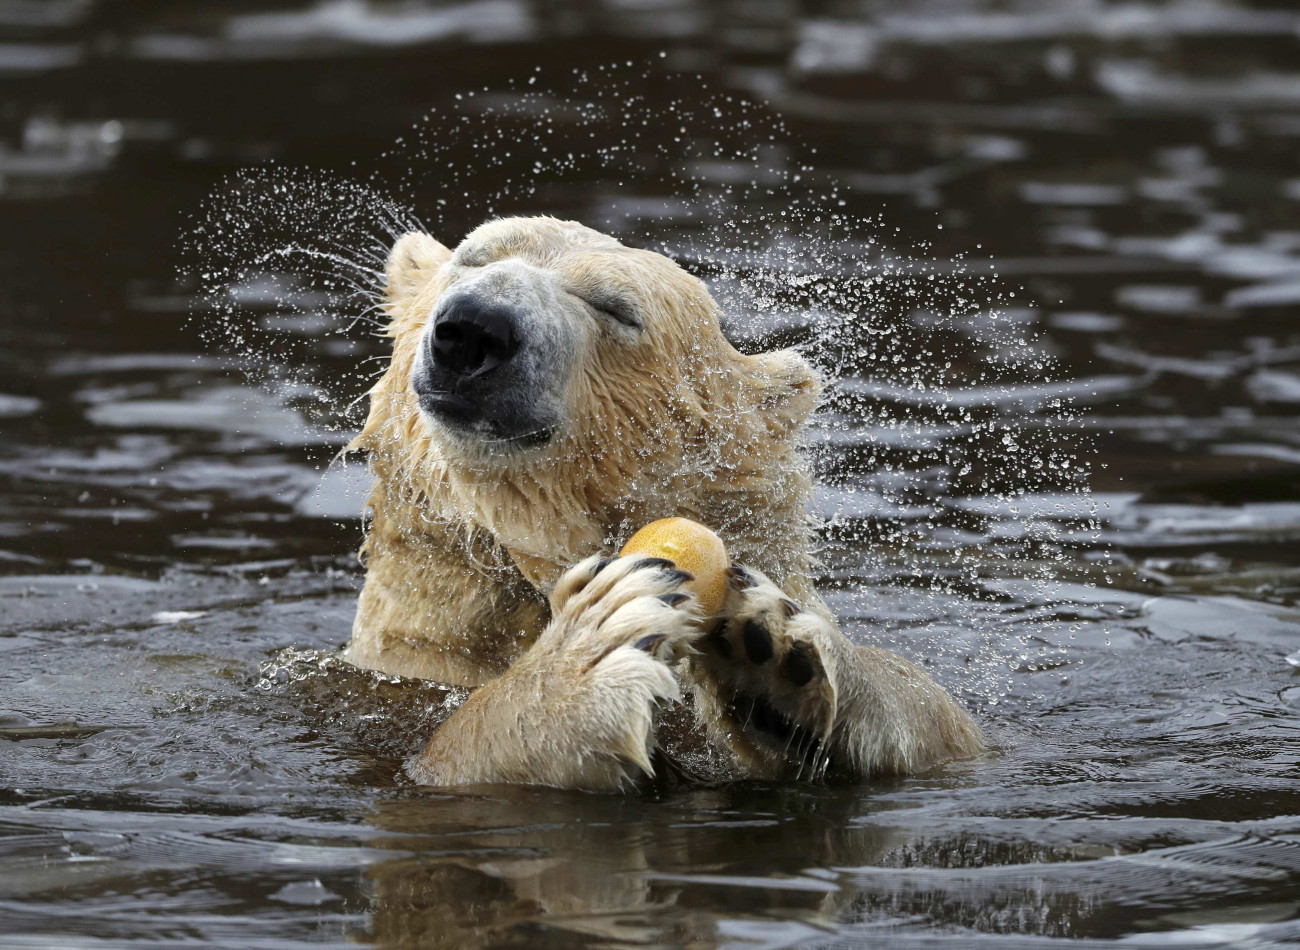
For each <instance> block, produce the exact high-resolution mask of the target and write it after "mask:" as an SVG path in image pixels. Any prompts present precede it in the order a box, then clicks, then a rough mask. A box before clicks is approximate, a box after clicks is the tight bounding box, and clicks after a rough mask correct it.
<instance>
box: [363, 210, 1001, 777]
mask: <svg viewBox="0 0 1300 950" xmlns="http://www.w3.org/2000/svg"><path fill="white" fill-rule="evenodd" d="M386 296H387V310H388V313H389V315H390V316H391V323H390V326H389V334H390V335H391V336H392V338H393V353H392V359H391V362H390V365H389V367H388V370H387V372H386V373H385V374H384V376H383V377H382V378H381V379H380V381H379V382H378V384H377V385H376V386H375V387H374V388H373V389H372V391H371V393H370V412H369V417H368V419H367V422H366V425H365V428H364V430H363V431H362V432H361V434H360V435H359V436H358V437H357V438H356V440H355V441H354V443H353V446H354V447H355V448H357V449H360V450H363V451H365V452H366V453H367V454H368V457H369V461H370V465H371V468H372V469H373V472H374V474H375V476H376V481H375V487H374V489H373V492H372V495H371V498H370V506H371V508H372V511H373V515H372V517H373V520H372V522H371V524H370V526H369V534H368V536H367V539H366V543H365V546H364V548H363V555H364V557H365V561H366V568H367V573H366V579H365V586H364V588H363V590H362V592H361V597H360V601H359V604H358V610H357V617H356V622H355V625H354V628H353V637H352V642H351V644H350V645H349V647H348V650H347V657H348V658H349V659H350V660H351V661H352V662H354V663H356V664H358V665H360V666H365V667H369V668H373V669H377V670H382V671H385V672H388V673H395V674H400V675H403V676H412V677H422V678H426V679H432V680H437V681H439V682H442V683H448V684H458V685H463V686H471V687H478V689H477V690H476V691H475V692H474V693H473V694H472V695H471V697H470V698H469V699H468V700H467V701H466V702H465V703H464V704H463V705H462V706H461V707H460V708H459V709H458V710H457V711H456V712H454V713H453V714H452V716H451V717H450V718H449V719H448V720H447V721H446V722H445V723H444V724H443V725H442V726H441V728H440V729H439V730H438V731H437V732H436V733H435V734H434V736H433V737H432V739H431V740H430V741H429V743H428V745H427V746H426V748H425V749H424V751H423V752H422V753H421V754H420V755H418V756H417V757H416V758H415V759H413V760H412V762H411V764H410V765H409V770H410V772H411V774H412V776H413V777H414V778H415V779H416V780H417V781H419V782H422V783H426V784H431V785H465V784H477V783H489V782H513V783H531V784H544V785H554V786H562V787H573V788H587V789H614V788H619V787H623V786H626V785H628V784H631V783H634V782H635V781H636V780H637V779H639V778H641V777H642V776H648V775H650V774H652V773H653V764H652V760H653V757H654V755H655V753H656V750H657V738H656V724H657V721H658V719H659V717H660V715H661V713H662V711H663V709H664V708H665V707H666V706H668V705H670V704H671V703H672V702H673V701H675V700H678V699H680V698H681V697H682V692H683V689H684V691H685V693H686V694H687V695H688V702H689V704H690V706H691V708H692V709H693V715H694V717H695V720H696V722H697V725H698V726H699V727H700V731H702V732H703V733H704V734H705V735H706V736H707V741H708V742H709V743H710V744H711V746H712V747H713V748H714V750H715V751H716V752H718V753H719V754H722V755H724V756H727V757H729V758H730V760H731V762H732V772H733V774H737V775H742V776H747V777H752V778H766V779H779V778H783V777H793V776H798V775H809V774H821V773H823V772H825V771H827V770H829V771H830V772H832V773H834V774H839V775H844V776H848V777H865V776H870V775H876V774H891V773H892V774H903V773H909V772H914V771H917V770H920V769H924V768H926V767H928V766H931V765H934V764H936V763H939V762H942V761H945V760H948V759H952V758H959V757H966V756H971V755H975V754H977V753H979V752H980V751H981V750H982V749H983V743H982V740H981V736H980V732H979V730H978V728H977V727H976V726H975V724H974V723H973V722H972V721H971V719H970V717H969V716H968V715H967V714H966V713H965V712H964V711H963V710H962V709H961V708H960V707H959V706H958V705H957V704H956V703H955V702H954V701H953V700H952V699H951V697H949V696H948V694H947V693H945V692H944V690H943V689H942V688H941V687H939V686H938V685H937V684H936V683H935V682H934V680H932V679H931V678H930V676H929V675H928V674H927V673H926V672H925V671H923V670H922V669H920V668H919V667H917V666H916V665H914V664H912V663H910V662H908V661H907V660H904V659H902V658H901V657H898V656H895V655H894V654H891V653H888V652H886V651H884V650H881V649H877V648H873V647H865V646H856V645H854V644H853V643H851V642H850V641H849V640H848V639H847V638H845V637H844V636H843V634H841V633H840V631H839V630H838V628H837V627H836V625H835V622H834V619H833V618H832V617H831V616H830V614H829V612H828V610H827V608H826V606H825V605H824V604H823V603H822V601H821V600H820V599H819V598H818V596H817V594H816V592H815V591H814V590H813V587H812V583H811V579H810V568H811V560H810V554H809V550H810V542H811V528H812V524H811V521H810V518H809V516H808V514H807V503H808V500H809V495H810V492H811V480H810V477H809V473H808V469H807V466H806V463H805V462H804V460H803V459H802V457H801V456H800V454H799V452H798V450H797V446H796V442H797V436H798V433H799V429H800V427H801V425H802V424H803V422H804V420H805V418H806V417H807V416H808V414H809V412H810V411H811V410H812V408H813V406H814V403H815V402H816V400H817V397H818V394H819V391H820V385H819V381H818V379H817V376H816V374H815V373H814V372H813V370H812V369H811V368H810V367H809V366H808V364H807V363H806V362H805V361H804V360H803V359H802V358H801V357H800V356H798V355H797V354H796V353H794V352H793V351H791V350H781V351H777V352H773V353H765V354H761V355H758V356H746V355H743V354H741V353H739V352H737V351H736V350H735V349H733V348H732V347H731V345H730V344H729V343H728V342H727V341H726V340H725V339H724V337H723V335H722V332H721V330H720V328H719V320H718V316H719V308H718V305H717V304H716V303H715V302H714V300H713V298H712V297H711V296H710V294H709V292H708V290H707V289H706V288H705V286H704V284H703V283H702V282H701V281H699V280H697V279H696V278H694V277H692V276H691V275H689V274H687V273H686V272H685V271H684V270H682V269H681V268H680V267H678V266H677V265H676V264H675V263H674V262H673V261H671V260H669V259H668V258H666V257H664V256H662V255H660V254H655V253H652V252H649V251H644V250H638V249H634V248H629V247H624V246H623V245H622V244H620V243H619V242H618V241H616V240H614V239H613V238H610V237H607V236H605V235H602V234H600V233H598V232H596V231H592V230H590V229H589V228H586V227H583V226H582V225H580V224H576V223H573V222H567V221H560V220H556V219H553V218H512V219H505V220H496V221H491V222H489V223H487V224H485V225H483V226H482V227H480V228H478V229H477V230H476V231H474V232H473V233H472V234H470V235H469V236H468V237H467V238H466V239H465V240H464V241H463V242H462V243H461V244H460V246H459V247H457V248H456V249H455V251H454V252H452V251H450V250H448V249H447V248H446V247H444V246H443V245H441V244H439V243H438V242H437V241H435V240H434V239H433V238H431V237H429V236H428V235H426V234H423V233H412V234H407V235H406V236H405V237H403V238H402V239H401V240H399V241H398V242H397V244H396V245H395V246H394V248H393V250H392V252H391V254H390V256H389V259H388V264H387V287H386ZM672 515H681V516H684V517H688V518H693V519H695V520H697V521H700V522H703V523H704V524H707V525H709V526H711V527H712V528H714V529H715V530H716V531H717V532H718V533H719V534H720V535H721V536H722V538H723V540H724V541H725V542H726V544H727V547H728V550H729V552H730V554H731V557H732V561H733V563H734V564H736V565H744V567H736V568H733V569H732V571H731V572H730V578H729V580H730V588H731V590H730V594H729V600H728V602H727V605H726V607H725V608H724V611H723V615H722V617H721V618H720V619H714V620H710V621H702V620H701V619H700V618H699V617H697V616H696V614H695V612H694V607H695V601H694V598H693V597H691V596H690V595H688V594H686V593H685V592H684V591H683V590H682V589H681V588H682V584H683V582H684V581H685V580H689V575H685V574H684V573H683V572H682V571H679V570H676V569H675V568H674V566H673V565H672V564H671V563H668V562H665V561H663V560H662V559H656V558H620V559H611V558H609V557H608V556H607V555H609V554H610V553H612V552H613V551H616V550H617V548H618V545H619V544H620V543H621V542H622V541H623V540H624V539H626V538H627V537H628V536H629V535H630V534H631V533H632V532H633V531H635V530H636V529H637V528H639V527H641V526H642V525H644V524H646V523H648V522H650V521H653V520H655V519H658V518H664V517H669V516H672ZM603 555H604V556H603Z"/></svg>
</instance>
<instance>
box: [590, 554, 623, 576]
mask: <svg viewBox="0 0 1300 950" xmlns="http://www.w3.org/2000/svg"><path fill="white" fill-rule="evenodd" d="M617 560H618V558H616V557H603V558H601V559H600V560H599V561H597V562H596V570H595V571H593V573H594V574H599V573H600V572H601V571H603V570H604V569H605V568H607V567H609V566H610V565H611V564H613V563H614V562H615V561H617Z"/></svg>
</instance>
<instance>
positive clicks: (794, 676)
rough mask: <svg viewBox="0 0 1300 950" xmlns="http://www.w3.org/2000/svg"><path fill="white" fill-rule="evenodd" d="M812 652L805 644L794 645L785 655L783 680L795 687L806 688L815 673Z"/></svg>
mask: <svg viewBox="0 0 1300 950" xmlns="http://www.w3.org/2000/svg"><path fill="white" fill-rule="evenodd" d="M811 653H812V651H811V650H810V649H809V648H808V646H807V644H803V643H796V644H795V645H794V646H793V647H791V648H790V652H789V653H787V654H786V655H785V678H786V679H788V680H789V681H790V682H791V683H794V685H795V686H807V685H808V683H809V681H811V680H812V678H813V673H814V672H815V669H814V666H813V658H812V656H811Z"/></svg>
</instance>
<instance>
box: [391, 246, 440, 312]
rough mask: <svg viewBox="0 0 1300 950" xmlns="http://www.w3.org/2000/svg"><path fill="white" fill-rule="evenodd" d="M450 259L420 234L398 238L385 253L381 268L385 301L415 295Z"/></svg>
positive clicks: (438, 247)
mask: <svg viewBox="0 0 1300 950" xmlns="http://www.w3.org/2000/svg"><path fill="white" fill-rule="evenodd" d="M450 257H451V251H449V250H448V249H447V248H446V247H444V246H443V245H442V244H440V243H438V242H437V241H435V240H434V239H433V238H431V237H429V235H427V234H425V233H424V232H423V231H411V232H409V233H407V234H404V235H402V236H401V238H399V239H398V241H397V243H396V244H394V245H393V249H392V250H391V251H389V253H388V263H387V265H386V266H385V267H384V277H385V281H384V291H385V293H387V294H388V299H389V300H401V299H403V298H406V297H410V296H411V295H412V294H414V293H416V292H417V291H418V290H419V289H420V288H421V287H423V286H424V285H425V284H427V283H428V282H429V278H431V277H432V276H433V272H434V271H436V270H437V269H438V268H439V267H441V266H442V265H443V264H444V263H445V262H446V261H447V260H448V259H450Z"/></svg>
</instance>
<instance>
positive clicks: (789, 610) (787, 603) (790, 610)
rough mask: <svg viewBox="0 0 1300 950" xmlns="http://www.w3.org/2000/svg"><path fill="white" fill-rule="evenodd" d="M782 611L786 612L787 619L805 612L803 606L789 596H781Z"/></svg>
mask: <svg viewBox="0 0 1300 950" xmlns="http://www.w3.org/2000/svg"><path fill="white" fill-rule="evenodd" d="M781 612H782V613H784V614H785V617H786V619H787V620H789V619H790V618H791V617H793V616H795V615H796V614H801V613H803V608H802V607H800V606H799V605H798V604H796V603H795V602H794V601H793V600H791V599H790V598H789V597H783V598H781Z"/></svg>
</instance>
